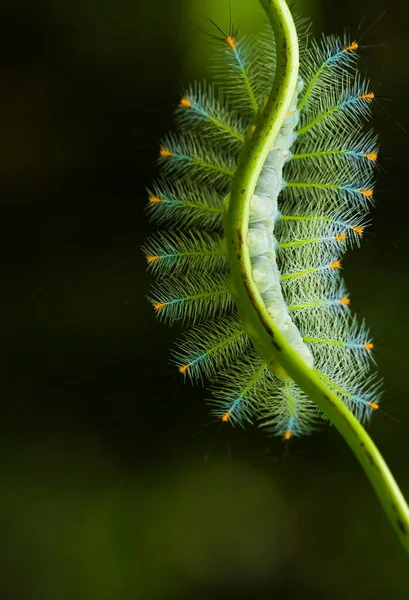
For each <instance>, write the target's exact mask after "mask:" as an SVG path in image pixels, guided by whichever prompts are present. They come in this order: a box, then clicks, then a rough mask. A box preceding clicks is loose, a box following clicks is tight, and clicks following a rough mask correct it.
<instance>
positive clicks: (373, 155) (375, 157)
mask: <svg viewBox="0 0 409 600" xmlns="http://www.w3.org/2000/svg"><path fill="white" fill-rule="evenodd" d="M365 156H366V158H368V159H369V160H372V161H373V162H376V161H377V160H378V153H377V152H368V154H365Z"/></svg>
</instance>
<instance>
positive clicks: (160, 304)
mask: <svg viewBox="0 0 409 600" xmlns="http://www.w3.org/2000/svg"><path fill="white" fill-rule="evenodd" d="M165 306H166V302H156V304H154V305H153V308H154V309H155V310H162V308H164V307H165Z"/></svg>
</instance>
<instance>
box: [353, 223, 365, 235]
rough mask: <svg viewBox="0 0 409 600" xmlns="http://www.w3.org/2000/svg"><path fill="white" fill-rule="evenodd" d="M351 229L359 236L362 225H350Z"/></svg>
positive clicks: (361, 232)
mask: <svg viewBox="0 0 409 600" xmlns="http://www.w3.org/2000/svg"><path fill="white" fill-rule="evenodd" d="M351 229H352V231H355V233H357V234H358V235H359V236H361V235H362V234H363V232H364V228H363V227H357V226H356V225H354V226H353V227H351Z"/></svg>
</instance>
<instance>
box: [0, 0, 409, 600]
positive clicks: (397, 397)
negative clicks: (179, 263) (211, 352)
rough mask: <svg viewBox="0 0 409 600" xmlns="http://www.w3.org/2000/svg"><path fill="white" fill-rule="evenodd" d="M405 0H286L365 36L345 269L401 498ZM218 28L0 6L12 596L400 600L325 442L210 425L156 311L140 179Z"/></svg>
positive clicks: (72, 8)
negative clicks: (375, 166)
mask: <svg viewBox="0 0 409 600" xmlns="http://www.w3.org/2000/svg"><path fill="white" fill-rule="evenodd" d="M408 6H409V5H407V4H403V3H401V2H400V1H399V0H390V1H389V2H388V3H385V2H384V0H371V1H370V0H345V1H344V2H342V3H332V2H331V3H330V2H328V0H314V1H312V0H300V1H299V2H297V10H298V11H299V12H300V13H302V14H304V15H311V16H313V18H314V26H313V32H315V33H316V34H320V33H321V32H322V31H325V32H327V33H332V32H334V31H337V32H342V31H343V30H344V28H345V27H350V30H351V36H352V38H353V39H355V32H360V33H358V35H360V34H362V33H364V34H365V35H364V36H363V40H362V45H363V46H367V47H366V48H365V47H364V48H363V49H362V59H361V65H362V69H363V70H364V71H365V72H367V73H368V75H369V76H370V77H371V80H372V81H373V85H374V88H375V91H376V93H377V97H378V100H377V102H376V103H375V105H374V112H375V117H374V126H375V127H376V129H377V130H378V131H379V133H380V139H381V155H380V169H379V174H378V185H377V190H378V193H377V194H376V199H377V204H376V208H375V210H374V212H373V222H372V227H371V229H370V231H368V233H367V234H366V235H365V238H364V242H363V246H362V248H361V250H360V251H355V252H353V253H351V254H349V255H347V257H346V260H345V262H344V267H345V269H344V275H345V278H346V280H347V284H348V286H349V288H350V291H351V297H352V300H353V308H354V309H355V310H356V311H358V313H359V314H360V315H361V316H365V318H366V319H367V321H368V322H369V324H370V325H371V330H372V332H373V335H374V337H375V340H376V342H377V344H376V346H377V353H376V356H377V359H378V362H379V368H380V372H381V374H382V375H383V376H384V378H385V390H386V392H385V402H384V403H383V404H382V408H383V410H382V411H379V412H378V413H377V414H376V415H375V418H374V420H373V422H372V423H371V425H370V433H371V434H372V436H373V438H374V440H375V441H376V443H377V444H378V445H379V447H380V449H381V451H382V453H383V454H384V456H385V458H386V460H387V462H388V463H389V465H390V467H391V469H392V471H393V473H394V474H395V476H396V478H397V480H398V482H399V483H400V485H401V487H402V490H403V492H404V493H405V495H406V497H408V498H409V470H408V464H409V398H408V379H407V373H406V371H407V369H408V364H409V360H408V359H409V354H408V338H409V331H408V330H409V313H408V311H406V307H407V304H408V300H407V298H408V294H409V284H408V268H407V265H408V264H409V251H408V246H407V245H406V244H407V243H408V217H409V208H408V206H409V205H408V201H407V170H408V165H407V161H408V152H407V137H408V135H407V131H405V130H407V128H408V127H409V123H408V117H407V109H406V102H407V100H406V99H407V98H408V92H409V89H408V88H409V79H408V77H409V76H408V70H407V57H408V50H409V45H408V36H407V31H408V15H409V8H408ZM383 9H386V10H387V13H386V15H384V16H383V17H382V18H381V20H380V21H379V22H376V21H377V18H378V17H379V16H380V15H381V13H382V11H383ZM232 11H233V17H234V20H235V22H236V23H237V24H240V32H241V34H242V35H245V34H251V33H254V32H256V31H257V30H258V28H259V27H260V25H261V24H262V23H263V22H264V16H263V13H262V11H261V9H260V8H259V6H258V2H257V0H232ZM208 17H210V18H212V19H214V20H215V21H216V22H217V23H218V24H220V26H222V27H225V28H227V27H228V23H229V1H228V0H196V1H195V2H189V1H188V0H166V1H165V0H156V2H148V1H144V2H142V1H139V2H138V1H135V0H133V1H130V0H118V1H117V2H112V1H108V0H98V1H97V0H81V1H78V0H26V1H24V0H2V2H1V4H0V45H1V52H0V57H1V58H0V109H1V120H0V122H1V125H0V127H1V135H0V187H1V194H0V198H1V202H2V205H3V206H2V214H3V244H4V249H3V253H2V255H3V258H4V266H3V278H2V279H3V282H4V285H3V293H2V294H1V299H0V302H1V305H2V311H1V312H2V315H3V317H4V319H3V326H2V332H3V343H2V348H3V354H4V357H3V360H2V363H1V364H2V367H3V368H2V383H3V386H2V387H3V393H2V404H1V418H0V427H1V436H0V444H1V450H2V451H1V453H0V465H1V466H0V475H1V476H0V514H1V522H2V528H1V529H2V534H1V542H0V598H1V599H2V600H71V599H73V598H75V599H76V600H94V599H95V600H97V599H98V600H131V599H132V600H135V599H138V600H139V599H141V600H151V599H152V600H167V599H171V600H173V599H175V600H185V599H186V600H188V599H189V600H190V599H192V598H194V599H195V600H202V599H203V600H205V599H208V598H212V599H215V600H218V599H225V598H235V599H236V598H237V599H247V598H249V599H254V600H258V599H260V600H264V599H270V598H276V597H277V598H278V597H285V598H286V599H290V598H310V597H311V598H314V599H315V600H318V599H320V598H323V599H324V598H331V599H332V598H334V599H339V600H344V599H348V600H349V599H351V600H353V599H355V598H356V599H359V600H369V599H370V600H372V599H373V600H382V599H383V598H387V597H389V596H391V597H393V598H395V600H396V599H406V598H407V597H408V584H409V568H408V562H407V560H408V559H407V556H406V555H405V554H404V551H403V550H402V549H401V547H400V546H399V542H398V540H397V539H396V538H395V536H394V534H393V532H392V529H391V528H390V525H389V523H388V522H387V521H386V518H385V516H384V514H383V512H382V511H381V508H380V507H379V505H378V501H377V499H376V497H375V495H374V493H373V492H372V489H371V488H370V486H369V484H368V482H367V481H366V479H365V477H364V475H363V473H362V472H361V469H360V467H359V465H358V464H357V463H356V461H355V458H354V457H353V456H352V454H351V452H350V451H349V449H348V448H347V447H346V445H345V444H344V442H343V440H342V439H341V438H340V437H339V435H338V434H337V432H336V431H335V430H334V429H333V428H331V427H329V426H326V425H324V426H323V428H322V431H321V432H317V433H315V434H314V435H313V436H311V437H310V438H305V439H300V440H294V441H292V442H291V443H290V444H284V443H283V442H282V441H281V440H275V439H269V438H267V437H265V436H263V435H262V434H261V433H260V432H259V431H258V430H257V429H254V430H251V429H250V428H249V429H248V430H246V431H239V430H233V429H230V428H227V427H221V426H220V424H219V423H215V422H214V421H213V420H212V419H211V418H210V417H209V416H208V412H207V408H206V406H205V399H206V396H207V393H206V391H205V390H204V389H201V388H193V387H191V386H190V385H184V384H183V383H181V382H180V379H179V377H178V376H177V374H176V375H175V371H174V368H173V367H172V366H171V365H169V362H168V358H169V348H170V347H171V346H172V344H173V341H174V340H175V338H176V337H177V334H178V333H179V332H178V331H177V328H169V327H167V326H166V325H162V324H160V323H159V322H157V321H156V320H155V318H154V315H153V314H152V311H151V307H150V305H149V304H148V302H147V301H146V297H145V296H146V294H147V292H148V289H149V284H150V282H151V278H150V276H149V275H147V274H146V273H145V264H144V259H143V257H142V256H141V252H140V246H141V244H142V242H143V240H144V239H145V237H146V235H147V234H148V233H149V232H151V231H152V230H153V227H152V225H150V224H149V223H148V221H147V218H146V216H145V215H144V205H145V202H146V192H145V188H146V186H148V185H149V184H150V183H151V181H152V179H153V178H154V177H155V175H156V173H157V167H156V164H155V160H156V157H157V152H158V144H159V140H160V137H161V136H162V135H164V134H165V133H166V132H167V131H168V129H170V128H171V127H172V112H173V109H174V107H175V106H176V105H177V103H178V101H179V98H180V95H181V93H182V91H183V89H184V87H185V86H186V85H187V84H188V83H189V82H191V81H193V80H195V79H201V78H202V77H203V76H205V74H206V70H207V65H208V62H209V59H210V56H211V53H212V50H213V45H212V43H210V42H209V39H208V38H207V37H206V36H205V35H204V34H203V33H202V32H201V31H200V29H205V30H210V29H211V25H210V24H209V23H208V22H207V21H206V18H208ZM363 18H364V21H363V23H361V19H363ZM360 23H361V25H360ZM371 25H374V26H373V27H372V28H370V27H371ZM359 26H360V28H359ZM368 28H370V30H369V31H368V32H366V30H367V29H368ZM352 38H351V39H352Z"/></svg>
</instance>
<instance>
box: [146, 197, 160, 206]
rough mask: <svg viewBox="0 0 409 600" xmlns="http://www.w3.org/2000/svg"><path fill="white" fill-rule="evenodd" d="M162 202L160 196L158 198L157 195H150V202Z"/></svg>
mask: <svg viewBox="0 0 409 600" xmlns="http://www.w3.org/2000/svg"><path fill="white" fill-rule="evenodd" d="M161 202H162V200H161V199H160V198H158V197H157V196H150V198H149V203H150V204H160V203H161Z"/></svg>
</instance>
